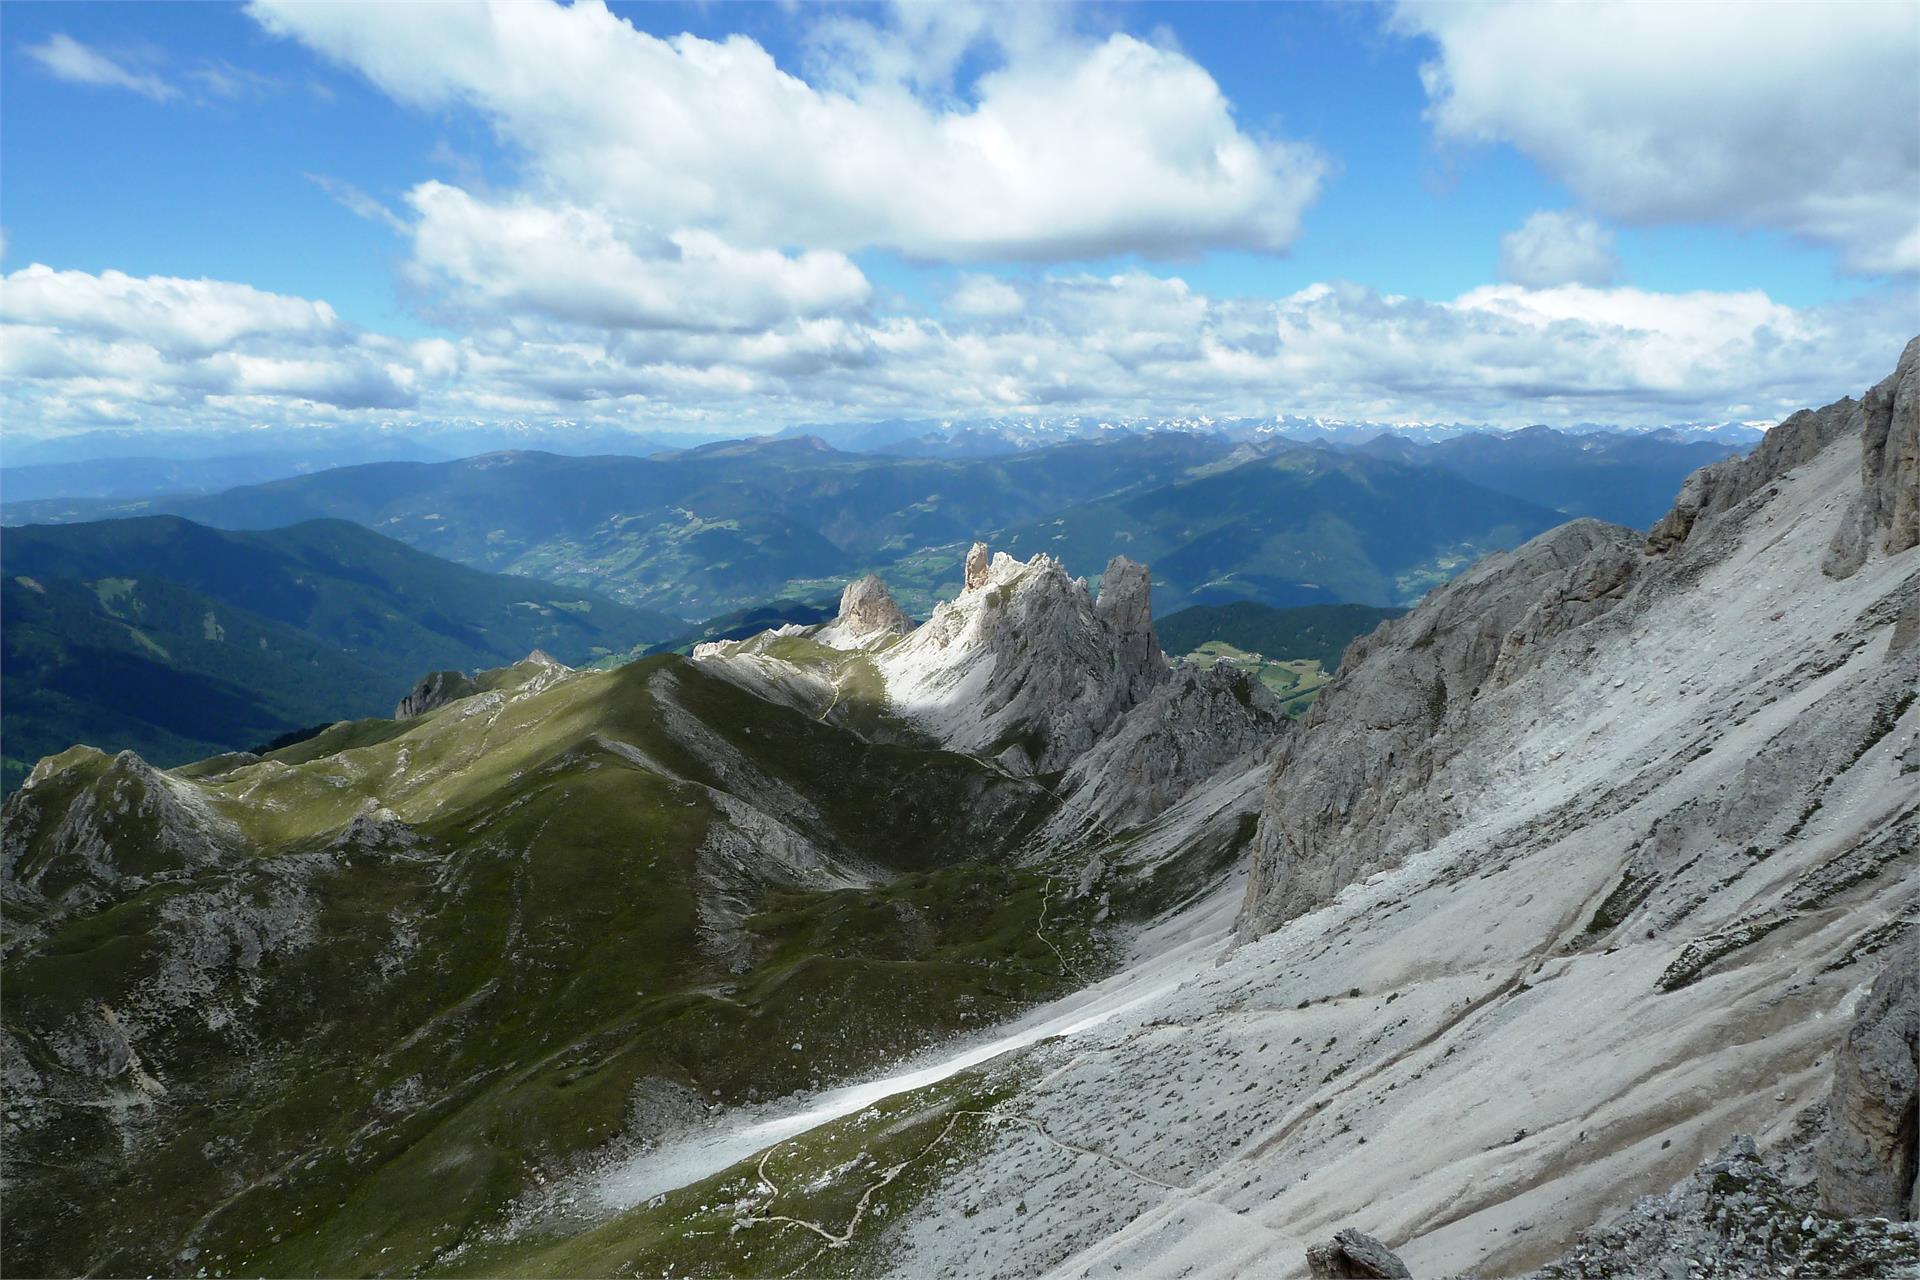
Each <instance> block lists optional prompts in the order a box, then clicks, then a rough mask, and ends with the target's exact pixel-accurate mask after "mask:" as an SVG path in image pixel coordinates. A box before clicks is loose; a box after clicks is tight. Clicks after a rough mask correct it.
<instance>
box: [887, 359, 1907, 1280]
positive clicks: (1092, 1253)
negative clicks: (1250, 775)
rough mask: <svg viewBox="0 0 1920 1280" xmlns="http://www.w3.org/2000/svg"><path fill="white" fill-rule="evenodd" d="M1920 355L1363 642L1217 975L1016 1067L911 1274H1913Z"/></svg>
mask: <svg viewBox="0 0 1920 1280" xmlns="http://www.w3.org/2000/svg"><path fill="white" fill-rule="evenodd" d="M1916 350H1920V347H1910V348H1909V350H1908V352H1907V354H1906V355H1905V356H1904V357H1903V358H1902V361H1901V371H1900V372H1899V373H1897V374H1896V375H1895V377H1894V378H1893V379H1891V380H1890V381H1889V382H1888V383H1883V384H1882V385H1881V386H1880V387H1876V388H1874V389H1873V390H1871V391H1870V392H1868V394H1866V395H1865V396H1864V397H1862V398H1861V400H1859V401H1857V402H1856V401H1851V400H1844V401H1840V402H1838V403H1837V404H1835V405H1832V406H1828V407H1827V408H1826V409H1822V410H1814V411H1809V412H1807V413H1803V414H1798V415H1795V416H1794V417H1793V418H1791V419H1789V420H1788V421H1786V422H1784V423H1783V424H1782V425H1781V426H1780V427H1778V428H1776V429H1775V432H1774V433H1772V434H1771V435H1770V436H1769V437H1768V439H1767V441H1766V442H1765V444H1764V446H1763V447H1762V448H1761V449H1759V450H1757V451H1756V453H1755V454H1754V456H1753V457H1752V458H1750V459H1748V460H1745V461H1742V462H1737V463H1729V464H1721V465H1720V466H1718V467H1716V468H1711V469H1709V471H1708V472H1706V473H1702V474H1701V475H1699V476H1696V477H1695V478H1694V479H1693V480H1691V481H1689V483H1688V486H1687V490H1686V492H1685V493H1684V494H1683V495H1682V496H1681V499H1680V501H1679V502H1678V503H1677V504H1676V508H1675V511H1674V513H1673V514H1672V515H1671V516H1670V517H1669V518H1668V519H1666V520H1664V521H1662V522H1660V525H1659V526H1658V527H1657V528H1656V529H1655V530H1654V532H1653V533H1652V535H1651V536H1649V537H1647V538H1642V537H1641V536H1639V535H1637V534H1635V533H1633V532H1632V531H1630V530H1627V529H1624V528H1619V527H1616V526H1608V525H1604V524H1599V523H1595V522H1590V521H1576V522H1573V523H1571V524H1569V525H1566V526H1563V527H1561V528H1559V529H1557V530H1554V531H1552V532H1551V533H1549V534H1546V535H1543V536H1542V537H1540V538H1538V539H1535V540H1534V541H1533V542H1531V543H1528V544H1527V545H1525V546H1523V547H1521V548H1519V549H1517V550H1516V551H1514V552H1512V553H1509V554H1506V555H1501V556H1494V557H1490V558H1488V559H1487V560H1484V561H1482V562H1481V563H1480V564H1478V565H1476V566H1475V567H1474V568H1473V569H1471V570H1470V571H1468V572H1467V573H1466V574H1464V575H1462V576H1461V577H1460V578H1458V579H1456V580H1455V581H1454V582H1452V583H1450V584H1448V585H1446V586H1444V587H1442V588H1439V589H1437V590H1436V591H1435V592H1433V593H1431V594H1430V595H1429V597H1428V598H1427V599H1426V600H1425V601H1424V602H1423V603H1422V604H1421V606H1420V607H1419V608H1418V609H1416V610H1415V611H1414V612H1413V613H1412V614H1410V615H1408V616H1407V617H1405V618H1402V619H1399V620H1396V621H1394V622H1391V623H1388V624H1386V625H1384V626H1383V627H1381V628H1380V629H1379V630H1378V631H1376V632H1375V633H1374V634H1373V635H1371V636H1369V637H1366V638H1364V639H1362V640H1359V641H1357V642H1355V644H1354V645H1353V646H1352V647H1351V648H1350V649H1349V650H1348V653H1347V655H1346V658H1345V660H1344V661H1343V664H1342V669H1341V672H1340V674H1339V676H1338V677H1337V678H1336V679H1335V680H1334V681H1333V682H1332V683H1330V684H1329V685H1328V686H1327V688H1326V689H1325V691H1323V693H1322V694H1321V697H1320V700H1319V702H1318V703H1317V704H1316V706H1315V707H1314V709H1313V710H1312V711H1311V712H1310V713H1309V714H1308V716H1307V717H1306V720H1305V722H1304V723H1303V724H1302V725H1301V726H1300V728H1299V730H1298V731H1297V732H1295V733H1292V734H1283V735H1281V736H1279V737H1278V738H1277V739H1276V741H1275V743H1274V745H1273V746H1272V747H1271V748H1270V750H1271V752H1272V764H1271V767H1270V769H1269V771H1268V775H1267V778H1266V780H1265V784H1264V785H1265V794H1264V797H1263V800H1262V802H1261V806H1260V814H1259V818H1258V825H1257V830H1256V832H1255V835H1254V839H1253V843H1254V853H1253V859H1252V865H1251V867H1250V869H1249V884H1248V887H1247V891H1246V894H1245V896H1244V899H1243V900H1242V902H1241V903H1240V907H1239V913H1238V921H1237V928H1236V930H1235V931H1234V932H1235V944H1234V945H1233V947H1232V948H1231V949H1229V950H1226V951H1224V953H1222V952H1215V953H1213V954H1209V955H1207V956H1206V957H1204V958H1203V959H1196V960H1195V961H1193V962H1191V963H1190V964H1189V965H1188V966H1187V967H1186V968H1184V969H1175V968H1173V966H1172V962H1171V961H1161V960H1150V961H1145V962H1143V967H1142V975H1143V976H1142V977H1141V978H1140V982H1141V983H1142V984H1143V985H1144V984H1147V983H1149V982H1153V983H1157V984H1159V986H1158V987H1157V988H1156V989H1161V990H1166V993H1165V994H1163V995H1155V996H1153V997H1151V998H1147V999H1144V1000H1143V1001H1142V1002H1141V1003H1140V1005H1139V1006H1138V1007H1137V1008H1135V1009H1131V1010H1129V1011H1128V1012H1126V1013H1124V1014H1122V1015H1121V1016H1118V1017H1115V1018H1114V1019H1112V1020H1111V1021H1110V1022H1107V1023H1104V1024H1102V1025H1100V1026H1098V1027H1096V1028H1093V1029H1090V1030H1084V1031H1082V1032H1080V1033H1079V1034H1078V1035H1076V1036H1074V1037H1073V1038H1072V1039H1071V1040H1069V1041H1067V1042H1066V1043H1063V1044H1060V1045H1058V1046H1054V1045H1051V1044H1049V1045H1043V1046H1041V1047H1038V1048H1036V1049H1035V1050H1034V1051H1033V1053H1032V1055H1031V1058H1030V1060H1029V1061H1028V1062H1026V1063H1025V1064H1023V1068H1022V1069H1023V1071H1024V1072H1025V1073H1026V1076H1025V1078H1026V1079H1030V1080H1033V1081H1036V1082H1037V1083H1034V1084H1032V1085H1030V1086H1028V1087H1025V1088H1023V1089H1022V1091H1021V1092H1020V1094H1019V1096H1018V1097H1017V1099H1016V1100H1015V1101H1014V1102H1012V1103H1010V1104H1008V1106H1007V1107H1006V1108H1005V1110H1006V1111H1008V1112H1009V1118H1008V1120H1007V1121H1006V1122H1005V1123H1003V1124H1001V1125H1000V1126H998V1128H997V1129H996V1130H995V1131H994V1133H993V1135H992V1137H991V1140H990V1142H989V1143H988V1145H987V1147H986V1150H985V1153H984V1154H983V1155H981V1156H979V1157H977V1158H976V1159H975V1160H974V1161H973V1162H970V1163H968V1164H966V1165H964V1166H963V1167H962V1168H961V1169H960V1170H959V1171H957V1172H954V1173H951V1174H949V1175H947V1177H946V1180H945V1181H944V1182H943V1184H942V1188H941V1190H940V1192H939V1194H938V1195H937V1197H934V1198H933V1199H931V1200H930V1201H929V1202H928V1204H927V1206H926V1207H925V1208H923V1209H922V1211H921V1212H920V1213H918V1214H917V1215H916V1216H914V1217H913V1218H912V1219H911V1220H910V1221H909V1222H907V1223H905V1224H902V1225H901V1226H900V1227H899V1228H898V1229H897V1230H896V1232H895V1236H896V1238H897V1240H898V1242H899V1244H898V1247H899V1249H900V1252H899V1254H898V1255H897V1257H898V1259H899V1260H898V1262H897V1264H896V1267H897V1269H896V1274H901V1275H915V1276H961V1275H966V1274H971V1273H973V1272H974V1271H977V1270H980V1269H987V1270H993V1271H997V1272H1006V1273H1046V1274H1055V1275H1060V1276H1075V1277H1080V1276H1098V1275H1109V1274H1126V1275H1138V1276H1157V1277H1175V1276H1180V1277H1230V1276H1244V1275H1251V1274H1262V1275H1265V1274H1277V1275H1296V1276H1297V1275H1300V1274H1302V1273H1303V1272H1304V1270H1305V1267H1306V1261H1305V1260H1306V1258H1307V1256H1308V1252H1307V1251H1308V1250H1309V1249H1310V1248H1314V1247H1317V1246H1319V1245H1320V1244H1321V1243H1322V1242H1324V1241H1325V1240H1326V1239H1327V1238H1328V1236H1330V1235H1333V1234H1335V1233H1336V1232H1343V1231H1354V1232H1359V1233H1364V1234H1365V1235H1366V1236H1369V1237H1371V1238H1373V1239H1374V1240H1377V1241H1379V1242H1382V1243H1383V1245H1384V1246H1385V1247H1386V1248H1388V1249H1390V1250H1391V1251H1392V1252H1393V1253H1395V1254H1397V1255H1398V1256H1399V1257H1401V1258H1402V1259H1404V1261H1405V1263H1406V1265H1407V1268H1408V1270H1410V1271H1411V1272H1412V1273H1413V1274H1415V1275H1453V1274H1474V1275H1484V1276H1498V1275H1514V1274H1519V1273H1523V1272H1527V1271H1530V1270H1532V1269H1535V1268H1541V1267H1545V1268H1547V1271H1546V1272H1545V1273H1544V1274H1547V1275H1551V1276H1556V1277H1567V1276H1594V1277H1600V1276H1607V1277H1625V1276H1642V1275H1664V1274H1668V1270H1670V1269H1671V1266H1672V1264H1673V1263H1674V1262H1676V1261H1678V1262H1679V1263H1680V1264H1681V1265H1682V1266H1683V1267H1685V1268H1686V1272H1685V1273H1686V1274H1700V1275H1707V1274H1753V1273H1755V1270H1754V1269H1755V1268H1765V1269H1767V1270H1768V1272H1769V1273H1773V1272H1775V1271H1777V1269H1778V1268H1779V1267H1780V1266H1786V1267H1788V1268H1789V1273H1790V1274H1807V1275H1812V1274H1848V1275H1863V1276H1865V1275H1873V1276H1880V1275H1886V1276H1892V1275H1904V1274H1909V1273H1910V1272H1911V1270H1912V1268H1913V1267H1914V1266H1915V1265H1916V1264H1917V1263H1920V1256H1917V1255H1916V1249H1920V1237H1916V1235H1915V1233H1914V1231H1913V1229H1912V1228H1911V1227H1908V1226H1905V1225H1902V1224H1900V1223H1898V1222H1894V1221H1890V1220H1891V1219H1895V1218H1897V1217H1898V1216H1900V1215H1903V1214H1905V1213H1909V1212H1911V1211H1912V1207H1913V1206H1912V1202H1911V1196H1912V1186H1913V1183H1912V1180H1911V1179H1912V1172H1911V1169H1912V1165H1911V1164H1910V1163H1909V1161H1910V1158H1911V1157H1910V1153H1911V1151H1912V1145H1911V1144H1912V1142H1913V1126H1912V1123H1911V1120H1910V1117H1911V1116H1912V1115H1913V1114H1914V1112H1913V1101H1912V1099H1913V1093H1912V1090H1913V1084H1912V1080H1913V1070H1914V1068H1913V1056H1912V1040H1911V1027H1912V1022H1911V1013H1910V1009H1911V1005H1910V1003H1909V1000H1910V997H1909V996H1908V995H1906V994H1905V993H1906V992H1907V991H1908V990H1909V987H1908V986H1906V985H1905V984H1904V983H1903V981H1902V980H1901V979H1900V978H1899V976H1898V975H1899V974H1902V973H1904V972H1906V968H1907V967H1908V966H1910V965H1911V958H1912V956H1913V955H1914V953H1915V948H1916V946H1917V945H1920V858H1917V857H1916V856H1915V850H1916V849H1920V559H1917V558H1916V557H1920V549H1916V547H1915V546H1912V545H1908V546H1904V547H1903V546H1900V545H1899V544H1900V542H1901V541H1902V538H1901V537H1900V536H1895V537H1892V538H1891V539H1889V538H1888V536H1887V531H1895V530H1897V527H1898V523H1899V521H1898V512H1899V511H1900V510H1901V509H1902V508H1901V501H1902V499H1901V498H1900V496H1899V494H1897V493H1896V495H1895V498H1894V500H1893V501H1892V503H1891V504H1890V505H1889V506H1887V507H1884V508H1883V506H1882V505H1881V503H1880V500H1879V498H1878V497H1875V496H1871V495H1869V493H1868V490H1869V488H1871V489H1873V490H1874V491H1875V493H1877V492H1878V490H1879V487H1880V485H1881V483H1882V479H1883V477H1885V476H1887V475H1888V474H1894V475H1896V476H1897V475H1898V474H1899V473H1900V467H1901V466H1902V465H1903V464H1901V463H1900V461H1899V459H1900V457H1901V448H1900V447H1899V446H1897V445H1891V444H1888V443H1885V441H1896V440H1898V439H1900V438H1901V437H1902V433H1903V432H1905V431H1906V430H1908V428H1907V427H1906V426H1904V425H1903V424H1905V423H1906V422H1907V421H1908V419H1907V418H1906V417H1905V416H1903V415H1904V414H1906V413H1907V412H1908V410H1907V408H1906V405H1907V400H1906V398H1905V396H1906V393H1905V391H1904V390H1902V387H1903V386H1904V385H1905V384H1906V383H1907V380H1908V376H1909V373H1910V371H1911V369H1912V367H1913V363H1914V360H1915V352H1916ZM1883 405H1884V406H1886V407H1885V410H1884V415H1885V420H1886V422H1887V424H1888V425H1887V430H1886V434H1885V438H1884V441H1883V440H1882V437H1881V436H1880V435H1879V433H1878V429H1877V428H1875V427H1874V426H1873V425H1872V424H1873V423H1875V422H1877V421H1879V420H1880V416H1879V415H1881V414H1882V412H1883V411H1882V409H1881V408H1879V406H1883ZM1897 487H1898V486H1897V485H1896V488H1897ZM1908 491H1910V486H1909V490H1908ZM1863 510H1869V511H1872V512H1874V513H1880V512H1883V511H1887V512H1890V513H1891V514H1890V515H1888V516H1885V517H1883V516H1882V515H1879V514H1876V515H1874V517H1873V519H1874V521H1875V523H1874V524H1873V526H1872V528H1873V529H1874V530H1875V531H1876V532H1875V536H1874V537H1873V538H1872V539H1870V540H1867V541H1865V542H1864V543H1863V544H1861V545H1862V549H1861V554H1860V556H1859V562H1858V564H1857V565H1854V566H1852V567H1851V569H1850V571H1849V572H1847V573H1845V574H1844V575H1836V574H1834V573H1830V572H1823V566H1825V565H1826V564H1827V563H1828V560H1829V554H1830V548H1831V547H1832V546H1833V545H1834V544H1835V540H1836V539H1837V538H1841V537H1842V535H1843V534H1845V532H1846V530H1847V528H1848V527H1849V526H1850V525H1851V524H1852V522H1854V521H1856V520H1857V519H1858V518H1859V516H1860V513H1861V512H1862V511H1863ZM1170 973H1178V974H1179V975H1180V977H1179V979H1178V980H1177V981H1174V980H1173V979H1172V978H1170V977H1169V974H1170ZM1147 974H1151V975H1152V976H1151V977H1150V978H1149V977H1148V976H1146V975H1147ZM1169 986H1170V988H1171V989H1167V988H1168V987H1169ZM1743 1133H1744V1134H1750V1135H1752V1139H1753V1141H1752V1143H1751V1145H1749V1146H1746V1147H1736V1148H1728V1146H1727V1144H1728V1142H1729V1139H1730V1138H1731V1137H1732V1136H1733V1135H1736V1134H1743ZM1703 1167H1704V1171H1702V1170H1703ZM1009 1171H1017V1174H1018V1176H1017V1177H1010V1176H1009ZM1696 1172H1698V1173H1699V1176H1697V1177H1696V1176H1695V1175H1696ZM1676 1187H1677V1188H1678V1189H1677V1190H1670V1189H1673V1188H1676ZM1649 1197H1651V1198H1649ZM1636 1206H1638V1207H1636ZM1622 1215H1624V1216H1622ZM1862 1215H1865V1216H1862ZM1608 1222H1611V1223H1613V1225H1612V1226H1607V1227H1594V1228H1593V1230H1592V1231H1591V1232H1588V1233H1587V1234H1585V1235H1584V1236H1583V1235H1582V1232H1583V1229H1585V1228H1587V1227H1589V1226H1590V1225H1592V1224H1599V1223H1608ZM1662 1268H1667V1269H1668V1270H1662Z"/></svg>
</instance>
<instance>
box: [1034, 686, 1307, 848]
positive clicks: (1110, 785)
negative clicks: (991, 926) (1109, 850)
mask: <svg viewBox="0 0 1920 1280" xmlns="http://www.w3.org/2000/svg"><path fill="white" fill-rule="evenodd" d="M1288 727H1289V722H1288V721H1287V718H1286V716H1285V715H1284V714H1283V713H1282V712H1281V710H1280V705H1279V703H1278V701H1277V700H1275V698H1274V696H1273V695H1272V694H1271V693H1269V692H1268V691H1267V687H1266V686H1265V685H1263V684H1261V683H1260V681H1259V680H1258V679H1257V678H1256V677H1254V676H1253V675H1251V674H1249V673H1248V672H1245V671H1241V670H1239V669H1237V668H1235V667H1233V666H1230V665H1228V664H1226V663H1221V664H1219V665H1216V666H1213V667H1207V668H1201V667H1196V666H1184V665H1183V666H1179V667H1176V668H1174V670H1173V673H1172V675H1171V677H1170V678H1169V679H1167V680H1166V681H1165V682H1164V683H1162V684H1160V685H1159V686H1158V687H1156V688H1155V689H1154V690H1153V692H1152V693H1150V694H1149V695H1148V696H1147V697H1146V698H1145V699H1144V700H1143V701H1141V702H1140V703H1139V704H1138V705H1137V706H1135V707H1134V708H1133V709H1132V710H1131V711H1128V712H1127V713H1126V714H1125V715H1124V716H1122V717H1121V718H1120V720H1119V722H1118V723H1117V724H1116V725H1114V727H1113V728H1112V729H1111V730H1110V731H1108V733H1107V734H1106V736H1105V737H1103V738H1102V739H1101V740H1100V742H1099V743H1098V744H1097V745H1095V746H1094V748H1093V749H1092V750H1091V751H1089V752H1087V753H1086V754H1085V755H1083V756H1081V757H1080V758H1079V759H1078V760H1075V761H1074V762H1073V764H1072V766H1071V767H1069V768H1068V770H1067V773H1066V776H1065V777H1064V778H1062V779H1061V780H1060V783H1059V785H1058V786H1057V787H1056V788H1055V790H1056V791H1057V792H1058V793H1059V794H1061V795H1062V796H1064V797H1065V801H1064V803H1063V804H1062V805H1061V807H1060V809H1059V811H1058V812H1056V813H1055V814H1054V816H1053V818H1052V819H1051V820H1050V821H1049V822H1048V823H1047V826H1046V827H1045V829H1044V830H1043V831H1042V833H1041V836H1040V839H1039V841H1038V842H1037V843H1039V844H1041V845H1046V846H1050V847H1057V846H1058V845H1060V844H1061V843H1064V842H1070V841H1074V840H1078V839H1084V838H1090V837H1094V836H1098V835H1101V834H1107V833H1111V832H1115V831H1119V830H1122V829H1125V828H1127V827H1131V826H1135V825H1137V824H1139V823H1142V822H1146V821H1148V820H1149V819H1151V818H1154V817H1156V816H1158V815H1159V814H1161V813H1162V812H1164V811H1165V810H1166V809H1167V808H1169V807H1170V806H1171V805H1173V804H1174V803H1175V802H1176V801H1178V800H1179V799H1180V798H1181V797H1182V796H1184V795H1186V794H1187V793H1188V792H1189V791H1191V790H1192V789H1193V788H1194V787H1195V786H1197V785H1199V784H1200V783H1201V782H1203V781H1204V780H1206V779H1207V778H1210V777H1212V776H1213V775H1215V774H1217V773H1219V772H1220V771H1221V770H1223V769H1225V768H1226V767H1227V766H1228V765H1229V764H1231V763H1232V762H1233V761H1234V760H1236V759H1238V758H1239V757H1241V756H1243V755H1246V754H1248V753H1249V752H1253V751H1257V750H1260V749H1262V748H1264V747H1266V746H1267V745H1268V744H1270V743H1271V742H1272V741H1273V740H1274V738H1275V737H1276V736H1277V735H1279V734H1281V733H1283V732H1285V731H1286V730H1287V728H1288Z"/></svg>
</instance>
